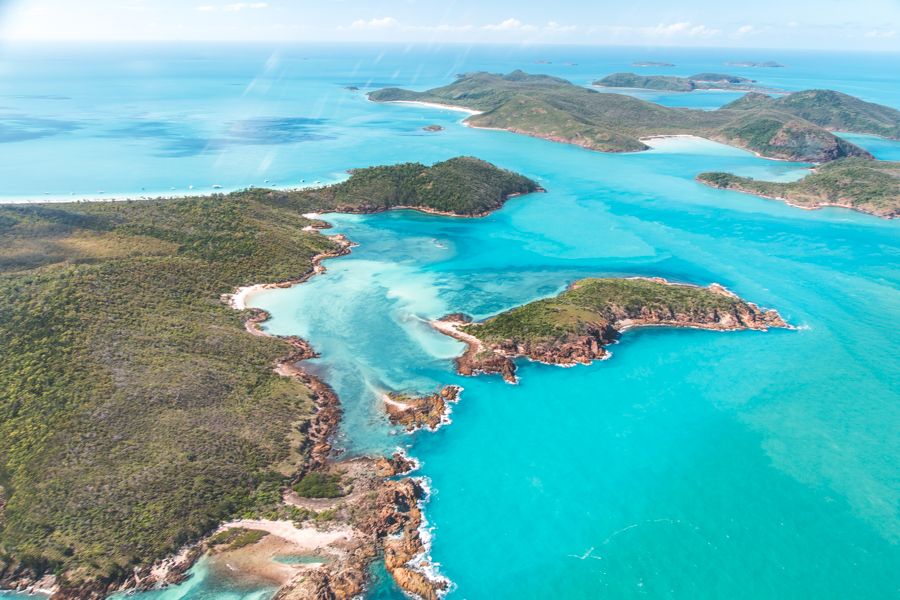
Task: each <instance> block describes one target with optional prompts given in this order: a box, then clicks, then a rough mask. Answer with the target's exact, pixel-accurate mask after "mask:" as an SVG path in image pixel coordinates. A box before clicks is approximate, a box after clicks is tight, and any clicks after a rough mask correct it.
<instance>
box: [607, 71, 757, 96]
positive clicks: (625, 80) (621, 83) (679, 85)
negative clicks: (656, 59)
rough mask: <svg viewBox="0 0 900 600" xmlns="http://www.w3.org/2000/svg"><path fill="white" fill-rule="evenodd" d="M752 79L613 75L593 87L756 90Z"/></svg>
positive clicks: (721, 75)
mask: <svg viewBox="0 0 900 600" xmlns="http://www.w3.org/2000/svg"><path fill="white" fill-rule="evenodd" d="M755 83H756V82H755V81H754V80H753V79H748V78H746V77H738V76H736V75H727V74H725V73H697V74H696V75H691V76H689V77H675V76H671V75H638V74H637V73H613V74H612V75H607V76H606V77H604V78H603V79H598V80H597V81H595V82H594V84H593V85H595V86H597V87H609V88H634V89H643V90H658V91H666V92H693V91H696V90H713V89H725V90H757V89H760V88H759V86H756V85H755Z"/></svg>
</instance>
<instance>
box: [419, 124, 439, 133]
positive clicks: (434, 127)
mask: <svg viewBox="0 0 900 600" xmlns="http://www.w3.org/2000/svg"><path fill="white" fill-rule="evenodd" d="M443 130H444V127H443V126H442V125H426V126H425V127H423V128H422V131H428V132H430V133H437V132H438V131H443Z"/></svg>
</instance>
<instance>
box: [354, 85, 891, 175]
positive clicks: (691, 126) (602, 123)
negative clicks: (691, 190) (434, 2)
mask: <svg viewBox="0 0 900 600" xmlns="http://www.w3.org/2000/svg"><path fill="white" fill-rule="evenodd" d="M748 96H750V97H749V98H748V97H744V98H741V99H739V100H737V101H735V102H733V103H730V104H727V105H725V106H724V107H722V108H720V109H718V110H712V111H704V110H695V109H686V108H668V107H665V106H661V105H659V104H654V103H652V102H647V101H645V100H640V99H638V98H634V97H631V96H628V95H624V94H617V93H601V92H599V91H597V90H593V89H588V88H584V87H581V86H578V85H575V84H573V83H571V82H569V81H566V80H565V79H560V78H558V77H551V76H548V75H530V74H528V73H524V72H522V71H514V72H512V73H509V74H507V75H496V74H491V73H483V72H482V73H470V74H466V75H462V76H460V77H459V78H458V79H457V80H456V81H454V82H453V83H451V84H450V85H447V86H444V87H439V88H435V89H432V90H428V91H424V92H415V91H409V90H403V89H399V88H386V89H382V90H378V91H375V92H372V93H371V94H369V98H370V99H371V100H373V101H376V102H398V101H399V102H428V103H435V104H443V105H447V106H454V107H461V108H467V109H470V110H474V111H480V114H475V115H472V116H470V117H469V118H467V119H466V121H465V122H466V124H467V125H470V126H472V127H484V128H493V129H503V130H507V131H512V132H515V133H522V134H526V135H531V136H534V137H540V138H544V139H549V140H553V141H558V142H564V143H569V144H576V145H579V146H583V147H585V148H589V149H593V150H600V151H604V152H635V151H640V150H646V149H647V148H648V146H647V145H646V144H645V143H643V142H642V141H641V139H642V138H647V137H653V136H664V135H677V134H689V135H696V136H700V137H705V138H708V139H712V140H716V141H720V142H723V143H726V144H730V145H733V146H737V147H739V148H744V149H747V150H751V151H753V152H756V153H758V154H760V155H761V156H764V157H768V158H777V159H785V160H796V161H805V162H815V163H821V162H827V161H830V160H836V159H839V158H843V157H847V156H859V157H866V158H871V155H870V154H869V153H868V152H867V151H865V150H863V149H862V148H860V147H858V146H856V145H854V144H852V143H850V142H848V141H846V140H843V139H841V138H839V137H837V136H835V135H834V134H833V133H832V132H831V131H830V130H841V131H850V132H855V133H867V134H874V135H882V136H885V137H890V138H898V137H900V111H897V110H894V109H892V108H889V107H885V106H881V105H878V104H873V103H871V102H865V101H862V100H859V99H858V98H854V97H852V96H848V95H846V94H841V93H838V92H832V91H829V90H810V91H806V92H797V93H794V94H788V95H786V96H784V97H781V98H770V97H768V96H766V95H764V94H756V93H753V94H748Z"/></svg>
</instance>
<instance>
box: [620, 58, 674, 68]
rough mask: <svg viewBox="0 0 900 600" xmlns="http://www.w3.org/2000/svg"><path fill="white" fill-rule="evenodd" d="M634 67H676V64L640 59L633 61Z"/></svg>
mask: <svg viewBox="0 0 900 600" xmlns="http://www.w3.org/2000/svg"><path fill="white" fill-rule="evenodd" d="M631 66H632V67H660V68H663V67H666V68H667V67H674V66H675V65H674V64H673V63H670V62H657V61H653V60H638V61H635V62H633V63H631Z"/></svg>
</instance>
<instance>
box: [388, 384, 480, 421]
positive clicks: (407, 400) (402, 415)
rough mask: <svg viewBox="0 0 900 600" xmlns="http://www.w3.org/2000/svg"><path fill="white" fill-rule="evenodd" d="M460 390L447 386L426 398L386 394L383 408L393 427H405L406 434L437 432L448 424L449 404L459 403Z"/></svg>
mask: <svg viewBox="0 0 900 600" xmlns="http://www.w3.org/2000/svg"><path fill="white" fill-rule="evenodd" d="M461 392H462V388H460V387H459V386H455V385H448V386H446V387H444V388H443V389H441V390H440V391H439V392H436V393H434V394H429V395H426V396H409V395H407V394H398V393H394V392H391V393H388V394H385V397H384V408H385V411H386V412H387V416H388V419H389V420H390V422H391V423H392V424H393V425H402V426H404V427H406V431H407V433H412V432H413V431H417V430H419V429H428V430H429V431H437V430H438V428H440V427H441V426H442V425H446V424H447V423H449V422H450V418H449V417H450V404H451V403H456V402H458V401H459V395H460V393H461Z"/></svg>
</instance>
